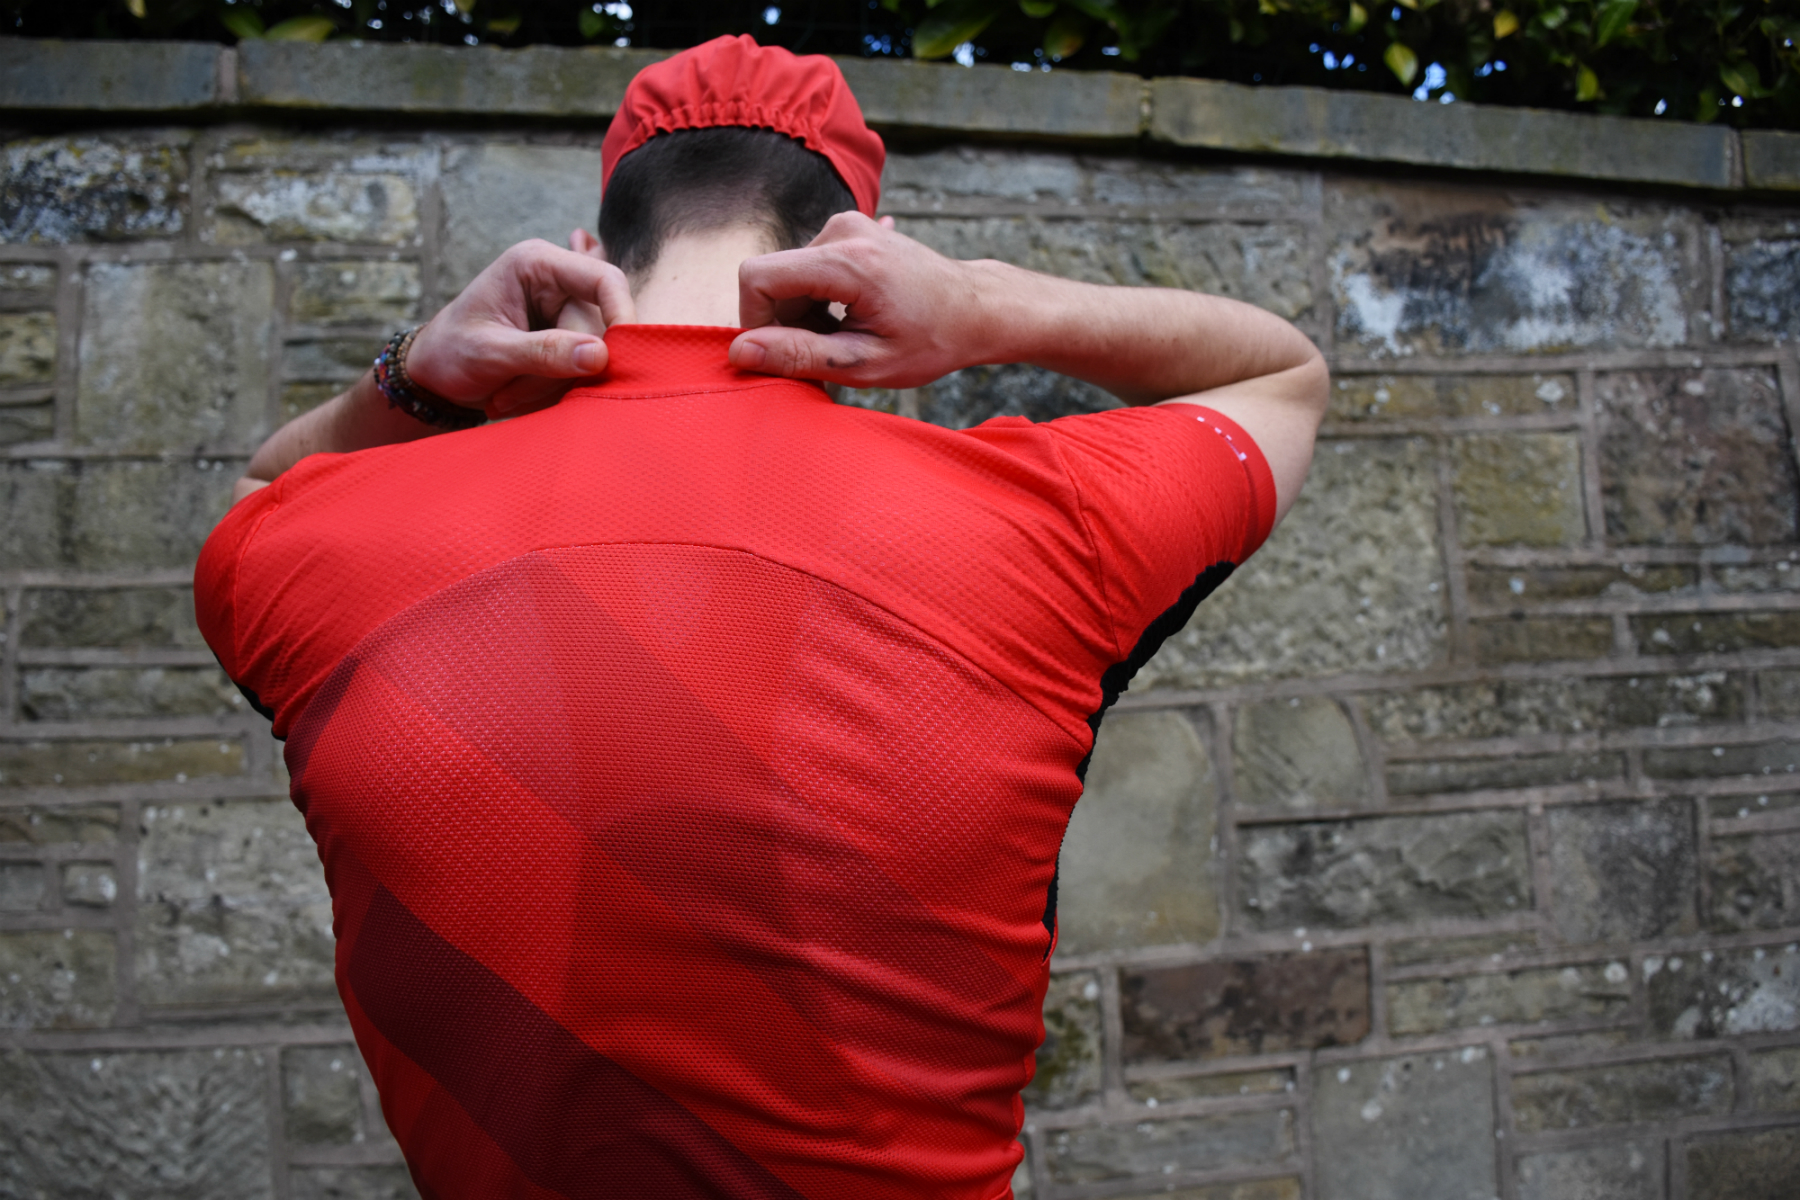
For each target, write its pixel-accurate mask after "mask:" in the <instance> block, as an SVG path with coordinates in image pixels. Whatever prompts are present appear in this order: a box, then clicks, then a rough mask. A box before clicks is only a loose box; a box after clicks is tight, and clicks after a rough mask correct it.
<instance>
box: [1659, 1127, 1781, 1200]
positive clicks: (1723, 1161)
mask: <svg viewBox="0 0 1800 1200" xmlns="http://www.w3.org/2000/svg"><path fill="white" fill-rule="evenodd" d="M1683 1150H1685V1152H1686V1155H1687V1183H1688V1191H1687V1194H1688V1200H1781V1198H1782V1197H1786V1196H1791V1195H1793V1188H1794V1181H1795V1180H1796V1179H1800V1127H1796V1126H1787V1127H1784V1128H1781V1129H1766V1130H1760V1131H1757V1132H1749V1131H1745V1132H1741V1133H1718V1134H1712V1135H1710V1136H1704V1135H1703V1136H1697V1137H1693V1138H1690V1139H1689V1140H1688V1142H1687V1144H1686V1146H1685V1147H1683Z"/></svg>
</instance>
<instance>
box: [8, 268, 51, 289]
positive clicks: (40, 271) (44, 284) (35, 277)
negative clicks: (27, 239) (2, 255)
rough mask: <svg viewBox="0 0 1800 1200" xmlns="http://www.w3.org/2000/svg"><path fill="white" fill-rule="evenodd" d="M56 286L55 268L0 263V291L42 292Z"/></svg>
mask: <svg viewBox="0 0 1800 1200" xmlns="http://www.w3.org/2000/svg"><path fill="white" fill-rule="evenodd" d="M55 285H56V268H55V267H44V266H39V265H38V264H36V263H0V291H8V292H42V291H48V290H49V289H50V288H52V287H54V286H55Z"/></svg>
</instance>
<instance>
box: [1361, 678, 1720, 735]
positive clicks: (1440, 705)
mask: <svg viewBox="0 0 1800 1200" xmlns="http://www.w3.org/2000/svg"><path fill="white" fill-rule="evenodd" d="M1744 683H1745V680H1744V678H1743V677H1742V676H1740V675H1733V674H1729V673H1727V672H1724V671H1700V672H1696V673H1694V674H1690V675H1643V676H1636V675H1634V676H1613V677H1605V676H1602V677H1597V678H1585V679H1582V678H1566V679H1555V680H1537V679H1501V680H1493V681H1490V682H1486V683H1467V684H1451V685H1447V686H1444V687H1428V688H1418V689H1416V690H1414V691H1410V692H1389V693H1385V694H1380V693H1378V694H1376V695H1372V696H1370V697H1368V698H1367V699H1366V700H1365V701H1364V702H1363V703H1364V711H1365V712H1366V713H1367V714H1368V717H1369V724H1370V725H1371V726H1372V727H1373V728H1374V730H1375V732H1376V733H1377V734H1379V735H1380V736H1381V737H1383V738H1387V739H1389V740H1392V741H1433V740H1436V739H1438V738H1491V737H1518V736H1524V735H1528V734H1535V733H1583V732H1588V731H1592V730H1597V729H1631V728H1642V727H1652V728H1657V729H1664V728H1669V727H1675V726H1688V725H1701V724H1710V723H1713V722H1724V721H1736V720H1741V719H1742V717H1743V714H1744Z"/></svg>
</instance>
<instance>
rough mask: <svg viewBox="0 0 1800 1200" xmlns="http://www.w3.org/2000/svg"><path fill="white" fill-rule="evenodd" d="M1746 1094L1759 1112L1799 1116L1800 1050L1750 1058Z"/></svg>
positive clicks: (1787, 1049) (1791, 1048) (1793, 1048)
mask: <svg viewBox="0 0 1800 1200" xmlns="http://www.w3.org/2000/svg"><path fill="white" fill-rule="evenodd" d="M1745 1061H1746V1062H1747V1063H1748V1066H1749V1070H1748V1072H1747V1078H1746V1080H1745V1083H1746V1084H1747V1087H1746V1089H1745V1090H1746V1091H1748V1092H1749V1094H1750V1106H1751V1107H1752V1108H1754V1109H1756V1110H1757V1111H1759V1112H1800V1046H1783V1047H1780V1048H1779V1049H1775V1050H1764V1051H1762V1052H1760V1053H1756V1054H1751V1055H1750V1056H1749V1057H1748V1058H1747V1059H1746V1060H1745Z"/></svg>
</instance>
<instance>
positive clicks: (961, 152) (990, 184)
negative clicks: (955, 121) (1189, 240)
mask: <svg viewBox="0 0 1800 1200" xmlns="http://www.w3.org/2000/svg"><path fill="white" fill-rule="evenodd" d="M1109 165H1110V164H1109ZM1135 166H1136V163H1135V162H1132V161H1130V160H1125V161H1124V162H1123V163H1122V170H1121V171H1120V172H1118V175H1119V181H1118V183H1116V184H1115V185H1114V189H1115V190H1120V191H1131V190H1132V189H1131V182H1127V180H1129V181H1132V182H1138V181H1139V180H1140V178H1141V177H1140V175H1139V173H1138V172H1136V171H1134V170H1133V169H1132V168H1133V167H1135ZM1169 174H1170V173H1168V172H1165V173H1163V176H1162V177H1158V176H1150V177H1147V178H1142V180H1141V182H1140V184H1139V187H1138V188H1137V189H1136V191H1137V193H1138V195H1139V196H1141V195H1143V194H1145V193H1146V192H1148V191H1152V190H1154V191H1158V192H1165V191H1167V190H1168V189H1167V185H1166V184H1165V186H1164V187H1163V188H1158V187H1157V184H1159V183H1163V182H1164V178H1166V177H1167V176H1168V175H1169ZM1188 174H1200V172H1192V171H1190V172H1188ZM1087 175H1088V173H1087V172H1085V171H1084V170H1082V164H1081V163H1080V162H1079V161H1078V160H1076V159H1073V158H1071V157H1069V156H1068V155H1064V154H1037V153H1033V152H1031V151H1028V150H1013V149H1009V148H999V147H987V146H968V145H964V146H952V147H948V148H946V149H943V150H933V151H928V152H926V153H924V154H889V155H888V157H887V163H886V165H885V166H883V168H882V171H881V210H882V211H883V212H891V213H896V214H898V213H906V214H909V215H911V214H921V215H928V214H931V213H935V212H943V211H944V210H946V209H948V210H950V211H951V212H959V211H963V210H964V209H965V207H966V206H969V205H975V206H979V207H983V208H988V207H992V206H993V205H995V203H996V202H998V203H1001V204H1005V205H1007V206H1008V207H1015V208H1019V209H1024V210H1030V209H1032V208H1034V207H1038V206H1042V207H1047V208H1049V209H1051V210H1052V211H1057V210H1062V209H1067V208H1069V207H1071V206H1073V205H1077V204H1080V203H1081V202H1082V201H1083V200H1085V199H1086V198H1087V191H1088V186H1087V185H1088V178H1087ZM1176 178H1178V179H1179V178H1182V177H1181V176H1176ZM1171 182H1172V181H1171ZM1176 186H1177V188H1179V184H1177V185H1176ZM1108 203H1112V204H1140V203H1143V201H1142V199H1136V198H1134V199H1130V200H1126V199H1116V200H1110V201H1108Z"/></svg>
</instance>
